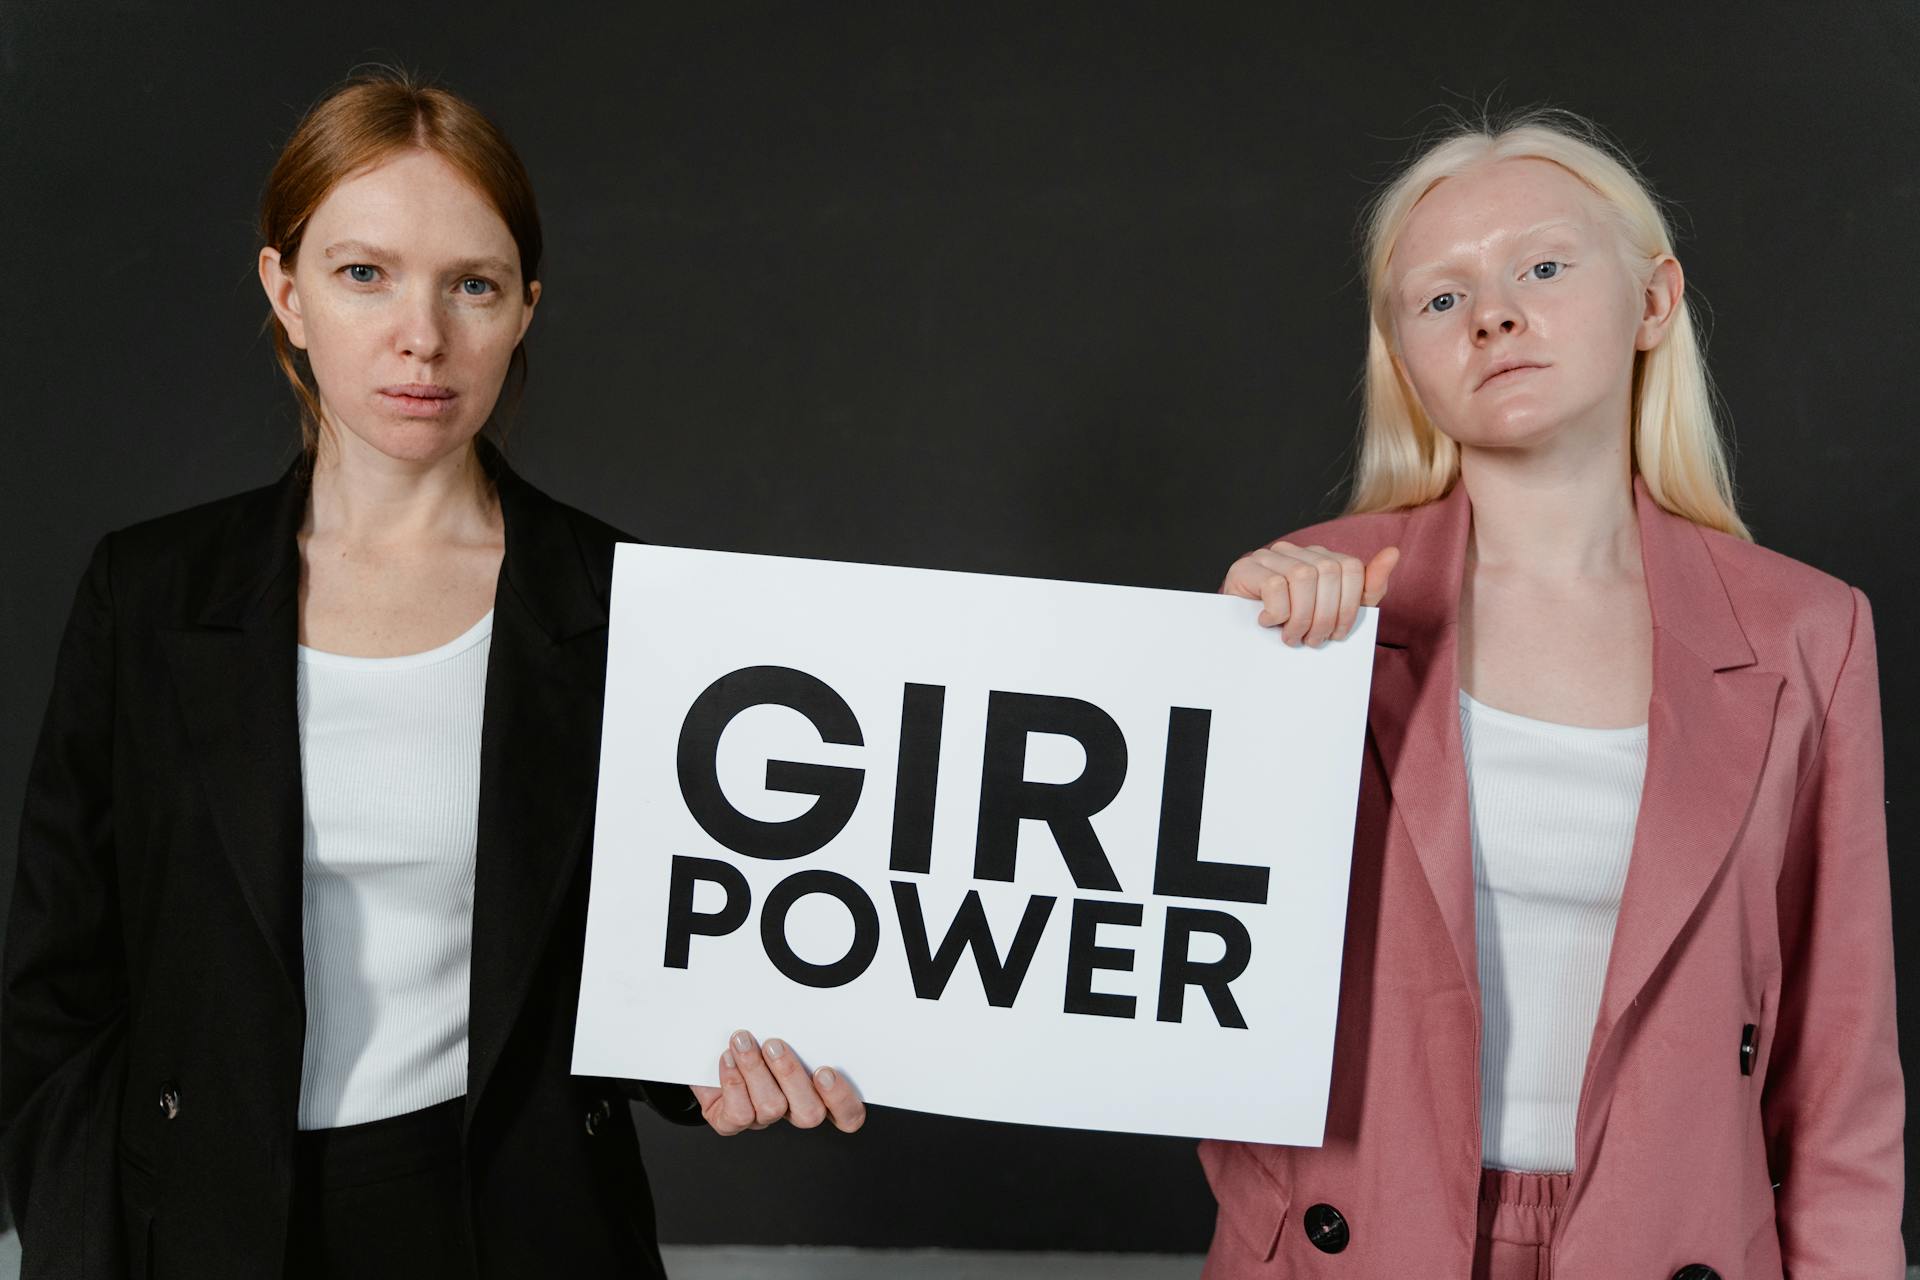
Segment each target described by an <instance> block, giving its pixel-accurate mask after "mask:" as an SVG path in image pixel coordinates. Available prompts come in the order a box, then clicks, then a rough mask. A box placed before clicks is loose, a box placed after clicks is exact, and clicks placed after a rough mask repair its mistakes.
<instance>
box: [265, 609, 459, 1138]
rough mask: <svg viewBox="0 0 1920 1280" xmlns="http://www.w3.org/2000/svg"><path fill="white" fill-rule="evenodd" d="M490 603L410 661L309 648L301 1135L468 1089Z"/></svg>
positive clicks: (305, 662) (304, 716)
mask: <svg viewBox="0 0 1920 1280" xmlns="http://www.w3.org/2000/svg"><path fill="white" fill-rule="evenodd" d="M492 635H493V613H492V611H491V610H489V611H488V613H487V615H486V617H484V618H482V619H480V621H479V622H477V623H475V624H474V625H473V627H472V628H471V629H469V630H468V631H467V633H466V634H465V635H463V636H461V637H460V638H459V639H457V640H453V641H450V642H449V643H447V644H444V645H441V646H440V647H439V648H437V649H430V650H428V651H427V652H425V653H413V654H407V655H406V656H404V657H398V658H353V657H346V656H343V655H340V654H333V653H323V652H320V651H318V650H314V649H309V648H307V647H306V646H305V645H302V646H300V655H299V677H298V684H297V689H298V705H299V713H300V776H301V782H302V785H303V789H304V791H305V801H306V814H305V823H304V826H305V840H304V845H305V851H304V858H303V862H304V868H303V876H302V894H301V917H302V924H303V933H304V941H305V954H306V995H307V1038H306V1051H305V1054H304V1057H303V1059H302V1063H301V1072H300V1127H301V1128H302V1129H330V1128H336V1127H338V1126H341V1125H349V1124H360V1123H362V1122H364V1121H368V1120H379V1119H383V1118H385V1117H387V1116H394V1115H400V1114H403V1113H405V1112H408V1111H415V1110H418V1109H419V1108H421V1107H426V1106H431V1105H433V1104H434V1103H436V1102H445V1101H446V1100H447V1099H449V1098H457V1097H459V1096H461V1095H462V1094H464V1093H465V1092H466V1091H467V981H468V972H469V967H470V965H469V962H470V959H471V955H472V940H473V864H474V842H475V835H476V832H477V829H478V818H479V803H480V723H481V712H482V710H483V708H484V705H485V701H486V683H487V652H488V649H489V648H490V646H491V636H492Z"/></svg>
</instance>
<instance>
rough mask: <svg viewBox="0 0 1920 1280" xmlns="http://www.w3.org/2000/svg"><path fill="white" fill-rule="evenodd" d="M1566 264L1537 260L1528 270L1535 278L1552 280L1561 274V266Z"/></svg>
mask: <svg viewBox="0 0 1920 1280" xmlns="http://www.w3.org/2000/svg"><path fill="white" fill-rule="evenodd" d="M1565 265H1566V264H1565V263H1564V262H1536V263H1534V264H1533V265H1532V266H1531V267H1529V268H1528V269H1527V270H1528V274H1530V275H1532V276H1533V278H1534V279H1535V280H1551V279H1553V278H1554V277H1555V276H1557V275H1559V274H1560V268H1561V267H1563V266H1565Z"/></svg>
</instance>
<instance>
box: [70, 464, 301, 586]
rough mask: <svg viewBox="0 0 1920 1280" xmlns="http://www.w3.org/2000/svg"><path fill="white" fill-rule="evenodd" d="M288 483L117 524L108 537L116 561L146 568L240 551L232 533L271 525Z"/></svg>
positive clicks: (262, 487) (216, 556) (242, 534)
mask: <svg viewBox="0 0 1920 1280" xmlns="http://www.w3.org/2000/svg"><path fill="white" fill-rule="evenodd" d="M285 484H286V481H285V480H284V479H283V480H279V481H275V482H274V483H273V484H268V485H262V486H261V487H259V488H257V489H248V490H246V491H245V492H244V493H234V494H228V495H227V496H226V497H224V498H215V499H213V500H212V501H210V502H202V503H198V504H196V505H194V506H191V507H186V508H184V509H182V510H179V511H171V512H168V513H167V514H166V515H161V516H153V517H151V518H149V519H146V520H141V521H138V522H136V523H134V524H129V525H125V526H122V527H121V528H118V529H115V530H114V531H113V532H112V533H110V534H108V535H107V539H106V540H107V541H110V542H111V544H112V553H113V555H114V557H115V560H116V562H124V563H129V564H138V565H140V566H142V567H155V566H159V565H163V564H167V563H170V562H182V561H193V560H197V559H218V558H221V557H223V555H225V554H227V553H230V552H231V551H232V550H234V548H233V546H232V544H230V543H229V542H228V541H227V540H228V539H229V538H232V537H235V536H244V535H245V534H246V533H247V532H248V531H249V530H250V529H251V528H253V527H254V526H258V527H259V528H261V529H262V530H264V529H265V528H267V527H268V526H270V525H271V523H272V521H273V517H274V514H275V511H276V509H277V507H278V505H279V502H280V499H281V496H282V491H283V488H284V486H285Z"/></svg>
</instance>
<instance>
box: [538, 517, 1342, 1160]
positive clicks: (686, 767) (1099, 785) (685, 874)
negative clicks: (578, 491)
mask: <svg viewBox="0 0 1920 1280" xmlns="http://www.w3.org/2000/svg"><path fill="white" fill-rule="evenodd" d="M1258 611H1259V605H1258V604H1257V603H1255V602H1253V601H1248V600H1241V599H1235V598H1230V597H1225V596H1218V595H1204V594H1199V593H1192V592H1179V591H1161V590H1149V589H1142V588H1129V587H1113V586H1099V585H1094V584H1089V583H1076V582H1054V581H1044V580H1037V579H1027V578H1009V577H994V576H988V575H981V574H964V573H950V572H942V571H936V570H921V569H899V568H888V567H883V566H875V565H863V564H843V563H836V562H827V561H815V560H798V559H788V558H783V557H773V556H753V555H739V554H732V553H726V552H713V551H692V550H683V549H677V548H668V547H651V546H635V545H628V544H623V545H621V546H620V547H619V549H618V551H617V553H616V557H615V564H614V583H613V599H612V609H611V630H610V634H609V641H608V643H609V657H608V669H607V686H606V720H605V727H604V733H603V736H602V741H601V758H600V786H599V802H598V811H597V814H596V819H595V823H596V825H595V832H594V850H593V881H592V897H591V902H590V905H589V908H588V922H587V939H586V957H585V966H584V970H583V973H582V975H581V984H580V1014H579V1022H578V1026H577V1031H576V1036H575V1041H574V1057H573V1069H574V1071H575V1072H576V1073H578V1074H581V1075H598V1076H618V1077H626V1078H636V1079H646V1080H661V1081H673V1082H685V1083H700V1084H713V1083H716V1080H717V1059H718V1057H719V1054H720V1053H721V1051H722V1050H723V1049H724V1048H725V1046H726V1041H727V1037H728V1036H729V1035H730V1034H731V1033H732V1032H733V1031H734V1029H735V1028H738V1027H746V1028H749V1029H750V1030H752V1031H753V1032H754V1033H755V1034H756V1035H758V1036H761V1037H763V1038H764V1037H766V1036H773V1035H777V1036H779V1037H781V1038H782V1039H784V1040H786V1041H787V1042H789V1043H790V1044H791V1045H792V1046H793V1047H794V1049H795V1050H796V1052H797V1053H798V1054H799V1055H800V1056H801V1057H802V1059H803V1060H805V1061H807V1062H808V1063H809V1064H810V1065H818V1064H821V1063H832V1064H833V1065H834V1066H835V1067H836V1069H838V1070H840V1071H842V1072H844V1073H845V1074H846V1076H847V1077H848V1078H849V1079H850V1080H851V1081H852V1082H853V1083H854V1084H855V1085H856V1086H857V1087H858V1088H859V1089H860V1092H861V1094H862V1096H863V1097H865V1098H866V1099H867V1100H868V1101H869V1102H873V1103H881V1104H887V1105H893V1106H900V1107H911V1108H915V1109H917V1110H922V1111H932V1112H939V1113H943V1114H947V1115H956V1116H971V1117H977V1118H981V1119H991V1120H1006V1121H1018V1122H1023V1123H1028V1124H1046V1125H1063V1126H1071V1127H1075V1128H1089V1129H1111V1130H1121V1131H1128V1132H1137V1133H1157V1134H1175V1135H1186V1136H1192V1137H1218V1138H1234V1139H1244V1140H1248V1141H1255V1142H1280V1143H1294V1144H1302V1145H1317V1144H1318V1143H1319V1142H1320V1140H1321V1136H1322V1130H1323V1127H1324V1123H1325V1116H1326V1098H1327V1083H1328V1072H1329V1068H1330V1063H1331V1057H1332V1051H1333V1027H1334V1015H1335V1011H1336V1005H1337V999H1338V992H1339V975H1340V949H1341V941H1342V935H1343V932H1344V927H1345V922H1346V895H1347V875H1348V868H1349V864H1350V854H1351V848H1352V841H1353V820H1354V806H1355V800H1356V796H1357V789H1358V785H1359V774H1360V758H1361V750H1362V742H1363V735H1364V727H1365V722H1366V704H1367V694H1368V686H1369V682H1370V678H1371V673H1372V666H1373V634H1374V622H1375V611H1374V610H1372V609H1364V610H1362V611H1361V614H1360V619H1359V622H1358V623H1357V625H1356V626H1355V628H1354V631H1353V633H1352V634H1351V635H1350V636H1348V637H1347V638H1346V639H1345V640H1342V641H1339V642H1335V643H1330V644H1328V645H1326V646H1325V647H1323V648H1320V649H1307V648H1299V649H1293V648H1288V647H1286V646H1285V645H1283V644H1282V643H1281V641H1280V639H1279V636H1278V634H1277V632H1275V631H1274V630H1272V629H1270V628H1263V627H1259V626H1256V625H1255V623H1254V615H1255V614H1256V613H1257V612H1258ZM783 703H784V704H787V705H783ZM990 713H991V714H990ZM903 724H904V725H905V726H906V729H905V732H904V734H903ZM903 742H904V744H905V746H906V748H907V749H906V752H905V755H906V757H907V759H906V761H905V762H904V764H903V762H902V759H901V756H902V750H901V748H902V744H903ZM1116 743H1117V744H1119V745H1118V746H1116ZM1170 744H1171V746H1170ZM1169 756H1171V757H1172V760H1173V766H1172V768H1171V770H1170V769H1169V763H1168V762H1169ZM770 783H771V784H772V785H771V786H770V785H769V784H770ZM779 788H785V789H779ZM983 792H984V794H983ZM856 795H857V799H856V798H855V797H856ZM1109 796H1110V799H1109V798H1108V797H1109ZM1163 800H1164V802H1165V803H1164V804H1163ZM1163 809H1164V812H1163ZM929 814H930V815H931V821H930V822H929V821H928V815H929ZM1035 814H1037V815H1039V816H1028V815H1035ZM1196 816H1197V817H1198V820H1199V821H1198V832H1197V839H1196V835H1195V830H1194V828H1195V825H1196V824H1195V821H1194V819H1195V817H1196ZM843 818H844V822H842V819H843ZM1049 818H1051V819H1052V821H1048V820H1047V819H1049ZM822 841H824V843H822ZM676 883H677V886H678V889H677V892H676ZM1048 900H1050V901H1048ZM763 908H770V909H763ZM977 918H984V921H985V923H986V925H987V927H988V929H989V930H990V932H991V937H992V943H993V948H992V954H990V955H988V956H986V957H985V963H984V965H983V964H982V963H981V958H980V956H979V953H978V952H977V951H976V950H975V949H972V948H968V949H964V950H961V951H959V953H958V955H957V957H955V956H954V955H953V954H952V948H951V944H950V946H949V949H948V952H947V953H946V954H943V953H942V942H943V940H945V939H946V938H947V936H948V932H949V929H950V928H951V927H954V926H955V925H956V921H959V923H960V924H962V925H964V924H965V923H966V922H967V921H968V920H976V923H977ZM1023 928H1024V937H1023V932H1022V931H1023ZM1076 934H1077V935H1078V937H1077V938H1076ZM1022 941H1024V944H1025V945H1024V946H1023V945H1021V943H1022ZM910 954H911V955H912V956H913V957H914V959H912V960H910V959H909V956H910ZM947 960H953V963H952V964H951V965H950V967H949V966H948V965H946V963H945V962H946V961H947ZM1023 961H1024V965H1023V964H1022V962H1023ZM916 970H917V972H916ZM1163 976H1165V977H1167V978H1168V979H1170V981H1169V982H1167V983H1165V984H1163V982H1162V978H1163ZM1223 1023H1224V1024H1226V1025H1223ZM1238 1023H1244V1025H1235V1024H1238Z"/></svg>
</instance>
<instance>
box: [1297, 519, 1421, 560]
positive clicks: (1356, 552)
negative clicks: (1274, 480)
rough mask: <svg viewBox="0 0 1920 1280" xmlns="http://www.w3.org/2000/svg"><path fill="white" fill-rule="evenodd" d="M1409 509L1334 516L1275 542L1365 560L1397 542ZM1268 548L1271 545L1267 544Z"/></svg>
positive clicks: (1403, 529)
mask: <svg viewBox="0 0 1920 1280" xmlns="http://www.w3.org/2000/svg"><path fill="white" fill-rule="evenodd" d="M1410 510H1411V508H1409V509H1407V510H1401V511H1367V512H1361V513H1358V514H1354V515H1343V516H1335V517H1333V518H1332V519H1331V520H1322V521H1320V522H1319V523H1318V524H1310V525H1306V526H1304V527H1302V528H1299V529H1295V530H1294V531H1293V532H1291V533H1283V534H1281V535H1280V537H1279V538H1276V539H1275V540H1274V541H1281V540H1285V541H1287V542H1291V543H1293V544H1294V545H1295V546H1300V547H1314V546H1319V547H1325V548H1326V549H1327V550H1329V551H1338V552H1340V553H1341V554H1343V555H1350V556H1357V557H1359V558H1360V559H1362V560H1367V559H1370V558H1372V556H1373V555H1374V553H1375V552H1377V551H1379V550H1380V549H1381V548H1383V547H1391V546H1393V545H1395V544H1396V543H1398V542H1399V541H1400V538H1401V535H1402V534H1403V533H1404V532H1405V530H1406V527H1407V516H1408V514H1409V511H1410ZM1267 545H1268V546H1272V545H1273V544H1272V543H1271V542H1270V543H1268V544H1267Z"/></svg>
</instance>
